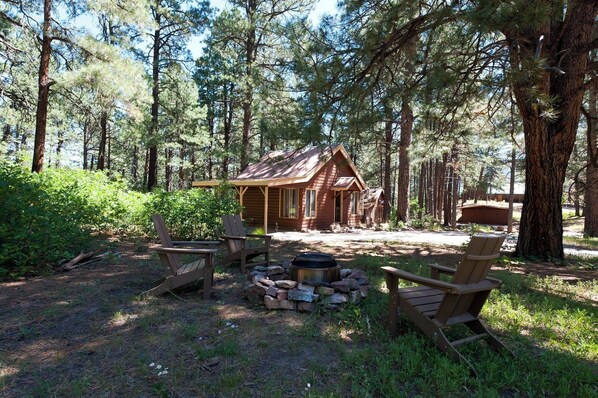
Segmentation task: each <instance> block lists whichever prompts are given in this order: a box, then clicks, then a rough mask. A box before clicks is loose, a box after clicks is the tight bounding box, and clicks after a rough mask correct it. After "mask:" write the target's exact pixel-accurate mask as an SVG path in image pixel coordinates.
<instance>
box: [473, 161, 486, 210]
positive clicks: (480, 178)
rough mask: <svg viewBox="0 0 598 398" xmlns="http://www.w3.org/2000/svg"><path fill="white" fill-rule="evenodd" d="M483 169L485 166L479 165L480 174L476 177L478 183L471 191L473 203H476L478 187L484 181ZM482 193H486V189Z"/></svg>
mask: <svg viewBox="0 0 598 398" xmlns="http://www.w3.org/2000/svg"><path fill="white" fill-rule="evenodd" d="M484 170H485V167H484V165H482V167H480V176H479V177H478V183H477V184H476V186H475V190H474V191H473V203H478V195H479V194H480V188H481V186H482V184H483V183H484ZM484 193H486V190H484Z"/></svg>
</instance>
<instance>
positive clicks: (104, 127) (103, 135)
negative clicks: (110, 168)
mask: <svg viewBox="0 0 598 398" xmlns="http://www.w3.org/2000/svg"><path fill="white" fill-rule="evenodd" d="M107 137H108V114H107V113H106V112H102V114H101V115H100V145H99V149H98V170H104V168H105V164H106V140H107Z"/></svg>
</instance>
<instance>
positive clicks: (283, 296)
mask: <svg viewBox="0 0 598 398" xmlns="http://www.w3.org/2000/svg"><path fill="white" fill-rule="evenodd" d="M276 298H277V299H279V300H288V299H289V291H288V290H286V289H278V293H276Z"/></svg>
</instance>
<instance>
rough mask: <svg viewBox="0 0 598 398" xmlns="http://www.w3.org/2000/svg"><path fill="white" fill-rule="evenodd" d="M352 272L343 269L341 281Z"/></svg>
mask: <svg viewBox="0 0 598 398" xmlns="http://www.w3.org/2000/svg"><path fill="white" fill-rule="evenodd" d="M352 272H353V270H352V269H349V268H343V269H342V270H341V279H345V278H346V277H348V276H349V275H351V273H352Z"/></svg>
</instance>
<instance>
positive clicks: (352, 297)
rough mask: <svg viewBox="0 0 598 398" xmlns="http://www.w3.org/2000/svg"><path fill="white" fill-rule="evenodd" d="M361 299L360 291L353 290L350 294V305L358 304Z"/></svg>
mask: <svg viewBox="0 0 598 398" xmlns="http://www.w3.org/2000/svg"><path fill="white" fill-rule="evenodd" d="M361 299H362V297H361V291H359V290H353V291H352V292H351V294H350V301H351V302H352V303H356V302H358V301H359V300H361Z"/></svg>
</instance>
